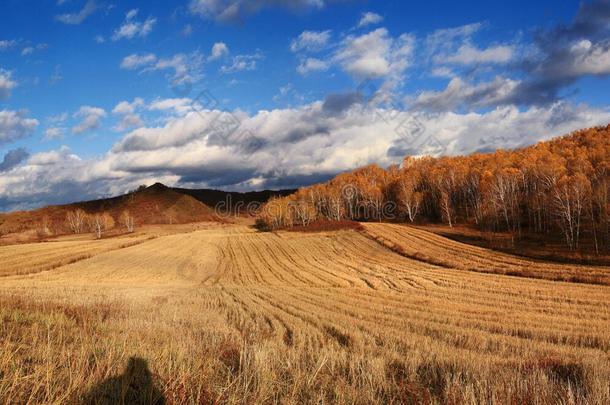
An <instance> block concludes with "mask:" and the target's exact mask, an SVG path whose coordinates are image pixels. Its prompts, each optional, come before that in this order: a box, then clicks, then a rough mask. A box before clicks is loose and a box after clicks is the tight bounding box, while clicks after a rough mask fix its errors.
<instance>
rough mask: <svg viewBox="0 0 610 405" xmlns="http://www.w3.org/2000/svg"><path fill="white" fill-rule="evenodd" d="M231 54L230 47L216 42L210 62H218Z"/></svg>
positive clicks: (209, 58)
mask: <svg viewBox="0 0 610 405" xmlns="http://www.w3.org/2000/svg"><path fill="white" fill-rule="evenodd" d="M228 54H229V47H228V46H227V44H225V43H224V42H216V43H215V44H214V45H213V46H212V53H211V54H210V56H209V57H208V60H216V59H219V58H221V57H223V56H225V55H228Z"/></svg>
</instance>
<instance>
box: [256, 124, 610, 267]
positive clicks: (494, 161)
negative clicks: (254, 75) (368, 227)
mask: <svg viewBox="0 0 610 405" xmlns="http://www.w3.org/2000/svg"><path fill="white" fill-rule="evenodd" d="M271 204H272V206H270V207H269V209H266V210H262V211H261V214H262V215H261V218H259V221H258V223H259V224H260V225H261V227H265V228H271V229H279V228H290V227H293V226H297V225H298V226H306V225H307V224H309V223H310V222H315V221H320V220H331V221H342V220H357V221H364V222H366V221H394V222H408V223H413V224H443V225H444V226H446V227H448V228H451V229H454V228H455V227H456V225H459V226H460V227H464V226H466V227H472V228H473V229H476V230H478V231H480V232H483V233H484V234H486V235H489V238H490V239H495V235H501V236H502V238H506V237H507V239H508V242H509V243H510V247H512V248H513V249H517V250H520V249H521V247H522V246H523V243H524V242H527V243H529V244H530V245H531V244H532V243H534V245H535V246H537V247H540V245H541V244H542V243H545V244H546V243H549V244H550V245H552V246H557V247H558V251H559V253H561V251H565V250H569V251H570V252H571V253H570V256H573V257H572V258H574V259H579V260H580V259H581V258H583V257H584V256H588V255H595V256H599V255H606V256H610V125H609V126H605V127H597V128H589V129H583V130H580V131H576V132H574V133H572V134H569V135H565V136H562V137H558V138H555V139H552V140H550V141H546V142H540V143H538V144H536V145H532V146H529V147H526V148H521V149H515V150H501V149H499V150H497V151H496V152H494V153H475V154H471V155H468V156H451V157H450V156H443V157H438V158H434V157H429V156H425V157H413V156H407V157H405V159H404V160H403V162H402V165H401V166H397V165H394V166H390V167H388V168H381V167H379V166H377V165H374V164H371V165H368V166H366V167H362V168H359V169H356V170H354V171H353V172H350V173H342V174H340V175H338V176H337V177H335V178H334V179H332V180H330V181H329V182H327V183H324V184H318V185H314V186H311V187H306V188H303V189H300V190H299V191H298V192H297V193H295V194H293V195H291V196H289V197H285V198H283V199H276V200H274V201H273V202H271ZM453 233H455V232H453ZM528 241H529V242H528ZM534 245H532V246H534ZM562 245H563V246H562ZM554 253H555V252H546V253H545V255H547V256H548V255H551V256H553V255H554ZM583 255H584V256H583ZM561 256H562V257H563V256H564V254H563V253H561ZM587 260H589V258H587Z"/></svg>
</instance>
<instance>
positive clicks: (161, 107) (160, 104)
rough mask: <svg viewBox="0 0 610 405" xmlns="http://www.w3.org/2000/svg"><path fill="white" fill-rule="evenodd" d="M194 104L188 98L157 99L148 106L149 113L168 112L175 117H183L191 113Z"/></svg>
mask: <svg viewBox="0 0 610 405" xmlns="http://www.w3.org/2000/svg"><path fill="white" fill-rule="evenodd" d="M194 105H195V102H194V101H193V100H191V99H190V98H166V99H157V100H154V101H153V102H151V103H150V104H149V105H148V109H149V110H151V111H160V112H170V113H172V114H176V115H184V114H186V113H188V112H189V111H193V109H194Z"/></svg>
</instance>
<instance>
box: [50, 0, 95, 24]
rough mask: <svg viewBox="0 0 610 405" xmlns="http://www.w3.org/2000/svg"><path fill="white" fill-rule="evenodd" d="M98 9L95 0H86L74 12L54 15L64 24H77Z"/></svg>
mask: <svg viewBox="0 0 610 405" xmlns="http://www.w3.org/2000/svg"><path fill="white" fill-rule="evenodd" d="M97 9H98V6H97V3H96V2H95V0H88V1H87V3H85V5H84V7H83V8H82V9H81V10H80V11H78V12H76V13H67V14H60V15H56V16H55V19H56V20H57V21H60V22H62V23H64V24H69V25H79V24H81V23H82V22H83V21H85V20H86V19H87V17H89V16H90V15H91V14H93V13H95V11H96V10H97Z"/></svg>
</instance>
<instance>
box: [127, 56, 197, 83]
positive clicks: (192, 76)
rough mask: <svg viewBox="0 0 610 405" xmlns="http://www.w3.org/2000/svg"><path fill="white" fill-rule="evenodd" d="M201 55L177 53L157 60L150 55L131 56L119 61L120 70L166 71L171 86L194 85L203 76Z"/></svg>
mask: <svg viewBox="0 0 610 405" xmlns="http://www.w3.org/2000/svg"><path fill="white" fill-rule="evenodd" d="M203 63H204V57H203V55H202V54H201V53H200V52H198V51H195V52H193V53H191V54H184V53H178V54H175V55H173V56H170V57H167V58H157V56H156V55H154V54H152V53H147V54H137V53H136V54H131V55H129V56H126V57H125V58H123V60H122V61H121V65H120V66H121V69H126V70H138V69H139V70H140V71H141V72H143V73H144V72H154V71H167V70H169V71H170V72H172V73H173V74H170V75H169V80H170V82H171V83H172V85H179V84H185V83H191V84H192V83H195V82H197V81H198V80H200V79H201V77H202V76H203V73H202V66H203Z"/></svg>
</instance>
